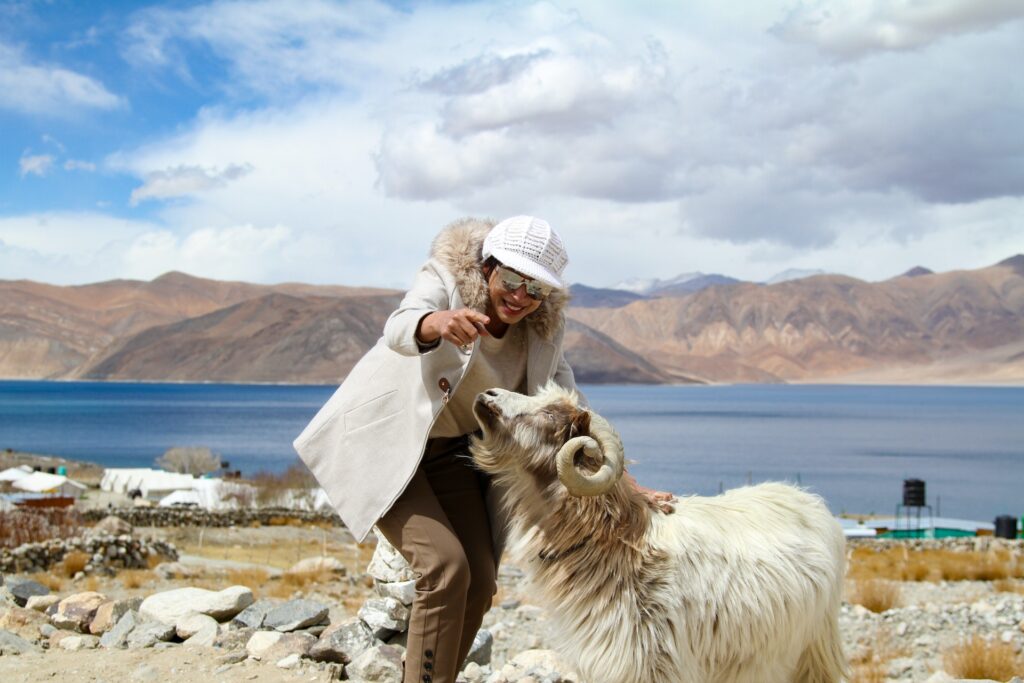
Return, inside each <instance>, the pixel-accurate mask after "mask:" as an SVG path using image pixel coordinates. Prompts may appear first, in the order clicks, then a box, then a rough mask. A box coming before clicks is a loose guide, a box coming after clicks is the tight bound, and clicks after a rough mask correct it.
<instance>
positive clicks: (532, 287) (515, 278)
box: [498, 266, 554, 301]
mask: <svg viewBox="0 0 1024 683" xmlns="http://www.w3.org/2000/svg"><path fill="white" fill-rule="evenodd" d="M498 278H499V279H500V280H501V284H502V285H504V287H505V289H506V290H508V291H509V292H514V291H516V290H517V289H519V288H520V287H522V286H523V285H526V294H527V296H529V297H530V298H531V299H533V300H534V301H542V300H543V299H544V298H545V297H547V295H548V294H550V293H551V290H552V289H554V288H553V287H551V285H546V284H544V283H543V282H538V281H537V280H531V279H530V278H528V277H523V276H522V275H520V274H519V273H517V272H516V271H514V270H512V269H510V268H506V267H505V266H498Z"/></svg>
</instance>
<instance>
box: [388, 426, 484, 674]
mask: <svg viewBox="0 0 1024 683" xmlns="http://www.w3.org/2000/svg"><path fill="white" fill-rule="evenodd" d="M486 492H487V482H486V479H485V478H484V475H482V474H481V473H479V472H478V471H477V470H476V469H474V467H473V464H472V460H471V459H470V456H469V449H468V440H467V439H466V438H465V437H460V438H457V439H431V440H430V441H428V442H427V448H426V452H425V453H424V455H423V461H422V462H421V463H420V466H419V469H417V471H416V474H415V475H414V476H413V478H412V481H411V482H410V483H409V486H408V487H407V488H406V489H405V491H404V492H403V493H402V495H401V496H400V497H399V498H398V500H397V501H396V502H395V504H394V505H393V506H392V507H391V509H390V510H388V512H387V513H386V514H385V515H384V517H382V518H381V519H380V520H379V521H378V522H377V528H378V529H379V530H380V531H381V533H383V534H384V537H385V538H387V539H388V541H390V542H391V545H393V546H395V548H396V549H397V550H398V551H399V552H400V553H401V554H402V556H403V557H404V558H405V559H406V560H407V561H408V562H409V564H410V565H411V567H412V569H413V571H414V572H416V576H417V579H416V598H415V600H414V601H413V604H412V610H411V615H410V618H409V639H408V642H407V645H406V655H405V678H404V679H403V683H454V682H455V677H456V675H457V674H458V671H459V668H460V666H461V665H462V662H463V660H464V659H465V658H466V655H467V654H468V653H469V648H470V646H471V645H472V644H473V638H474V636H475V635H476V632H477V630H478V629H479V628H480V624H481V623H482V622H483V618H484V614H486V613H487V610H488V609H490V607H491V598H492V597H493V596H494V593H495V591H496V590H497V583H496V578H495V577H496V575H497V568H496V567H495V562H494V552H493V549H492V542H491V527H490V521H489V520H488V516H487V505H486Z"/></svg>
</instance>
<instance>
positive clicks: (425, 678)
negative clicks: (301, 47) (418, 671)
mask: <svg viewBox="0 0 1024 683" xmlns="http://www.w3.org/2000/svg"><path fill="white" fill-rule="evenodd" d="M430 680H431V679H430V674H423V683H430Z"/></svg>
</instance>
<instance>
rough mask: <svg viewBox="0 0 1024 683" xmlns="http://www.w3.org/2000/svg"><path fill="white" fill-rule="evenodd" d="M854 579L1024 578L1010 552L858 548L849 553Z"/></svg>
mask: <svg viewBox="0 0 1024 683" xmlns="http://www.w3.org/2000/svg"><path fill="white" fill-rule="evenodd" d="M847 576H848V577H849V578H851V579H856V580H866V579H887V580H889V581H999V580H1004V579H1013V578H1018V579H1019V578H1024V563H1022V562H1021V561H1020V560H1019V559H1018V558H1017V557H1015V556H1014V555H1013V554H1012V553H1011V552H1010V551H1008V550H1004V549H992V550H988V551H986V552H975V551H963V552H958V551H954V550H944V549H928V550H916V551H911V550H909V549H908V548H906V547H889V548H884V549H875V548H872V547H870V546H866V545H864V546H858V547H855V548H854V549H853V550H852V552H851V553H850V562H849V571H848V573H847Z"/></svg>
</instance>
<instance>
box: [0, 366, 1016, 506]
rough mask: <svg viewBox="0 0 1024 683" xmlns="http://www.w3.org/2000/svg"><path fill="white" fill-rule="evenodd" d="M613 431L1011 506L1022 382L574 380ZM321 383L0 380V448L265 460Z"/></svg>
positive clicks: (699, 453) (871, 487)
mask: <svg viewBox="0 0 1024 683" xmlns="http://www.w3.org/2000/svg"><path fill="white" fill-rule="evenodd" d="M582 390H583V392H584V393H585V394H586V395H587V397H588V399H589V400H590V402H591V404H592V406H593V407H594V409H595V410H597V411H598V412H599V413H601V414H602V415H604V416H605V417H607V418H608V419H609V420H610V421H611V422H612V424H614V425H615V427H616V428H617V429H618V430H619V432H620V433H621V435H622V438H623V442H624V443H625V445H626V454H627V457H628V458H630V459H631V460H633V461H635V462H634V464H632V465H630V466H629V469H630V471H631V472H632V473H633V474H634V475H635V476H636V478H637V479H638V480H640V482H641V483H643V484H645V485H647V486H651V487H655V488H661V489H665V490H671V491H675V492H677V493H687V494H688V493H697V494H714V493H717V492H718V491H719V490H720V489H721V488H731V487H734V486H739V485H742V484H745V483H747V482H748V481H752V482H758V481H764V480H768V479H787V480H789V481H798V482H799V483H801V484H803V485H804V486H806V487H808V488H810V489H811V490H813V491H815V492H817V493H819V494H821V495H822V496H824V497H825V498H826V500H827V501H828V503H829V505H830V507H831V508H832V509H833V511H834V512H836V513H839V512H844V511H845V512H865V513H867V512H875V513H879V514H892V512H893V511H894V509H895V506H896V504H897V503H899V502H900V500H901V496H902V481H903V479H906V478H910V477H914V478H918V479H923V480H925V482H926V484H927V497H928V503H929V504H931V505H932V506H933V508H935V512H936V514H939V513H941V515H942V516H946V517H964V518H970V519H979V520H985V521H991V520H992V519H993V518H994V517H995V516H996V515H999V514H1013V515H1020V514H1021V513H1022V512H1024V388H1019V387H876V386H819V385H812V386H805V385H734V386H712V387H706V386H655V387H646V386H644V387H640V386H584V387H582ZM332 392H333V387H324V386H274V385H221V384H138V383H114V382H37V381H5V382H0V448H13V449H16V450H24V451H31V452H36V453H47V454H55V455H61V456H64V457H68V458H74V459H82V460H92V461H95V462H98V463H101V464H103V465H107V466H111V467H141V466H150V465H152V463H153V461H154V459H155V458H157V457H158V456H159V455H160V454H161V453H163V452H164V451H165V450H166V449H168V448H170V447H172V446H184V445H201V446H208V447H210V448H212V449H213V450H214V451H217V452H219V453H220V454H221V455H222V457H223V458H224V459H226V460H228V461H230V463H231V467H232V469H236V468H237V469H241V470H242V471H243V472H245V473H248V474H252V473H254V472H257V471H259V470H271V471H280V470H283V469H285V468H286V467H288V465H290V464H291V463H293V462H295V455H294V453H293V451H292V448H291V441H292V439H293V438H294V437H295V436H296V435H297V434H298V433H299V432H300V431H301V430H302V428H303V426H304V425H305V424H306V422H308V420H309V419H310V418H311V417H312V416H313V414H314V413H315V412H316V411H317V409H318V408H319V407H320V405H321V404H323V402H324V401H326V400H327V398H328V397H329V396H330V394H331V393H332Z"/></svg>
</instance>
